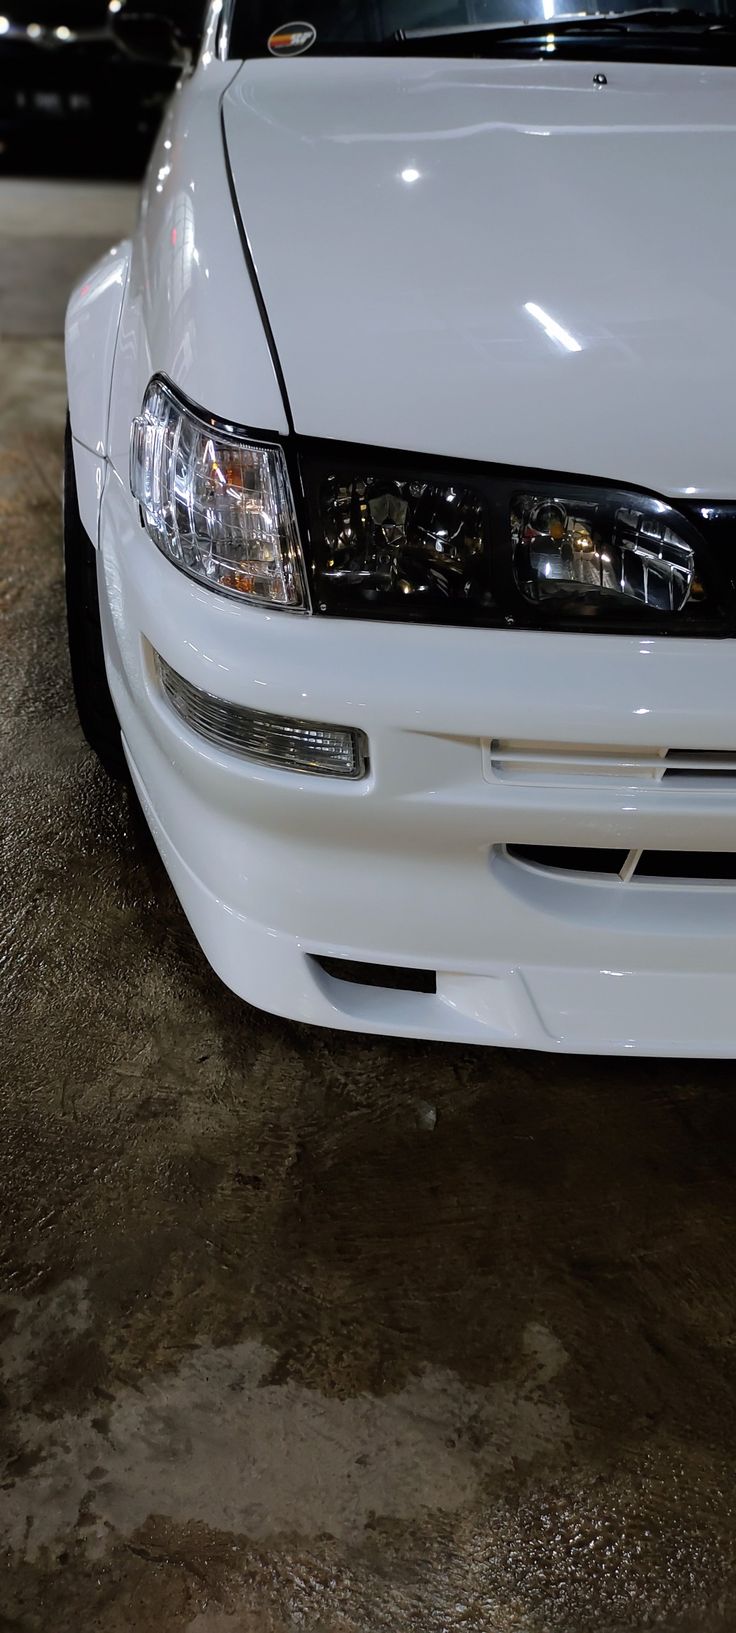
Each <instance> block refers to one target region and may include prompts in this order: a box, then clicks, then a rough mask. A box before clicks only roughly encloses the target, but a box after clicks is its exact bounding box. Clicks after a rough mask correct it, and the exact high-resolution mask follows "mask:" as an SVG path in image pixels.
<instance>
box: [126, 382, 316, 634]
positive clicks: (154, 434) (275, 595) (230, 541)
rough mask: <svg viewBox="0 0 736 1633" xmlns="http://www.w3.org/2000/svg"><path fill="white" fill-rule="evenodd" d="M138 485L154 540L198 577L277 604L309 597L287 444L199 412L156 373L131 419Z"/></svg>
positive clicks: (293, 604) (303, 602) (299, 603)
mask: <svg viewBox="0 0 736 1633" xmlns="http://www.w3.org/2000/svg"><path fill="white" fill-rule="evenodd" d="M130 485H131V489H132V492H133V495H134V497H135V498H136V499H137V500H138V503H139V505H140V507H141V510H142V513H143V520H144V522H145V526H146V528H147V530H148V532H149V533H150V535H151V538H152V539H153V541H154V544H157V545H158V547H159V550H162V551H163V553H164V555H165V556H168V557H169V560H170V561H173V562H174V564H175V566H177V567H180V568H182V570H183V571H184V572H185V573H189V574H190V576H191V577H192V578H196V579H199V580H201V582H202V583H204V584H208V585H210V587H211V588H212V589H215V590H221V591H223V592H224V593H225V594H227V595H235V596H238V597H241V596H242V597H245V598H247V599H248V600H250V601H256V602H262V603H266V604H267V605H269V606H279V607H290V608H292V609H295V610H300V609H303V608H305V607H306V606H307V604H308V601H307V592H306V584H305V578H304V570H303V564H302V554H301V547H300V544H299V535H298V532H297V524H296V518H295V515H294V503H293V499H292V494H291V486H290V483H289V476H288V472H287V469H286V461H285V459H284V454H283V451H282V449H281V448H280V447H278V446H269V445H267V444H262V443H259V442H255V441H250V440H248V439H246V438H245V437H241V436H239V435H237V434H236V433H235V432H233V433H232V434H231V433H230V432H229V430H224V429H223V428H222V427H221V426H219V425H217V424H216V423H214V422H213V423H208V422H207V421H206V420H205V419H200V418H198V416H197V415H196V414H194V413H193V412H192V411H191V409H189V408H188V407H186V406H185V405H184V404H183V403H180V402H179V400H178V398H177V397H176V396H175V395H174V393H173V392H172V391H171V389H170V388H169V387H168V386H167V385H166V384H165V383H164V382H163V381H162V380H157V379H154V380H152V381H151V384H150V386H149V387H148V390H147V392H146V396H145V400H144V403H143V409H142V412H141V414H140V415H139V416H138V418H137V419H136V420H134V421H133V426H132V431H131V441H130Z"/></svg>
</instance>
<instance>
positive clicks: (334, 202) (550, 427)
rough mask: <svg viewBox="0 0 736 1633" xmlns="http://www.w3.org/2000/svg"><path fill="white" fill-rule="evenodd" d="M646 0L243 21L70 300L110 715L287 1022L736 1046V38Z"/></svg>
mask: <svg viewBox="0 0 736 1633" xmlns="http://www.w3.org/2000/svg"><path fill="white" fill-rule="evenodd" d="M729 3H731V0H727V4H729ZM617 4H618V6H619V10H618V11H617V12H614V13H610V12H609V13H606V14H605V15H602V14H594V15H592V16H586V15H585V14H584V13H581V12H576V13H575V15H574V16H572V17H562V18H560V17H558V16H557V15H556V0H540V4H539V7H538V8H537V0H528V3H527V0H524V3H523V4H520V3H519V0H458V3H457V4H456V5H453V6H452V7H447V8H446V9H443V8H442V6H441V5H439V4H438V3H437V0H387V3H386V4H383V3H374V0H349V3H348V0H336V3H335V4H333V5H327V4H324V3H323V0H319V3H318V4H317V5H316V6H315V7H312V8H311V9H309V8H308V9H307V11H306V12H305V13H304V15H303V16H302V17H298V18H296V19H289V17H288V13H287V15H286V17H285V16H284V13H283V9H281V10H280V9H279V5H278V4H276V0H252V3H247V0H234V3H228V0H225V3H224V4H223V3H220V0H218V3H216V4H214V5H213V6H212V7H211V8H210V12H209V16H208V20H207V27H206V32H205V37H204V42H203V47H202V52H201V56H200V59H199V62H198V64H197V65H196V67H195V68H194V70H193V71H192V72H191V74H188V75H186V76H185V77H184V79H183V80H182V82H181V84H180V86H179V89H178V91H177V93H176V95H175V96H174V99H173V102H172V105H171V107H170V109H169V112H168V114H167V117H166V120H165V123H164V126H163V129H162V130H161V132H160V136H159V138H158V140H157V144H156V147H155V150H154V155H153V159H152V163H151V167H150V170H149V174H148V178H147V181H146V185H145V189H144V193H143V199H142V208H141V214H140V220H139V224H138V227H137V230H136V232H135V235H134V237H133V239H132V240H131V241H130V242H126V243H123V244H120V245H118V246H117V248H116V249H114V250H111V251H110V254H109V255H108V256H106V257H105V258H104V260H103V261H102V262H100V263H99V264H98V265H97V266H96V267H95V268H94V269H93V270H92V271H91V272H90V274H89V275H88V277H87V278H86V279H85V280H84V282H83V283H82V285H81V286H80V287H79V288H78V289H77V290H76V291H75V293H74V295H73V297H72V300H71V303H70V306H69V312H68V320H67V331H66V347H67V364H68V382H69V407H70V431H69V436H68V443H67V449H68V456H67V481H66V563H67V590H68V602H69V626H70V640H71V655H72V667H73V674H74V681H75V689H76V695H77V699H78V704H79V708H80V714H81V719H82V724H83V727H84V730H85V732H86V735H87V737H88V739H89V741H90V742H91V744H92V745H93V747H94V748H95V749H96V750H97V752H98V754H99V755H100V757H101V759H102V760H103V762H104V763H105V764H106V765H107V766H108V768H109V769H110V770H112V771H119V770H120V769H121V767H122V766H123V764H125V765H126V766H127V768H128V770H129V773H130V776H131V777H132V780H133V783H134V785H135V789H136V791H137V794H138V796H139V798H140V801H141V804H142V806H143V808H144V810H145V812H146V815H147V818H148V821H149V823H150V826H151V829H152V831H153V834H154V837H155V840H156V843H157V845H158V847H159V849H160V852H161V855H162V857H163V860H164V863H165V865H166V867H167V869H168V872H169V874H170V876H171V879H172V881H173V884H174V887H175V889H176V891H177V893H178V896H179V898H180V901H181V903H182V906H183V908H184V911H185V913H186V915H187V917H188V919H189V921H190V923H191V925H192V927H193V930H194V932H195V934H196V936H197V938H198V940H199V942H200V944H201V946H202V948H203V949H204V951H205V953H206V955H207V957H208V958H209V960H210V962H211V964H212V965H213V966H214V968H215V970H216V971H217V972H218V973H219V975H220V976H221V977H222V979H223V980H224V981H225V982H226V983H227V984H228V985H229V986H230V987H231V988H233V989H234V991H235V992H237V993H239V994H240V995H242V997H243V998H245V999H247V1000H249V1002H250V1003H252V1004H256V1005H258V1006H260V1007H262V1008H263V1009H266V1010H270V1011H273V1012H275V1013H278V1014H281V1015H286V1016H290V1017H293V1018H295V1019H298V1020H300V1021H309V1022H316V1023H319V1024H322V1025H327V1026H333V1027H346V1028H353V1029H356V1030H359V1031H362V1032H377V1033H392V1034H396V1035H403V1036H411V1037H422V1038H435V1039H448V1040H460V1041H463V1042H466V1043H467V1042H473V1043H494V1044H514V1045H522V1046H525V1047H529V1048H534V1049H547V1050H557V1051H592V1052H599V1053H611V1054H616V1053H619V1054H620V1053H625V1052H632V1053H638V1054H642V1055H646V1054H672V1055H680V1054H682V1055H723V1056H733V1055H736V656H735V653H736V648H735V646H734V639H735V637H736V304H735V302H734V271H733V269H734V258H735V254H736V228H735V225H734V223H735V214H734V210H735V206H736V181H735V178H736V118H735V117H734V109H735V107H736V66H735V65H736V14H735V13H734V12H733V10H732V11H731V12H730V13H729V14H724V13H723V12H722V11H721V12H720V13H719V15H718V16H716V15H715V14H712V15H709V14H707V13H706V14H703V13H697V12H693V11H683V12H678V11H677V10H671V9H665V10H651V11H642V10H638V11H627V10H626V9H625V0H617ZM515 5H516V9H517V19H518V16H519V14H521V15H523V17H524V18H526V19H527V20H526V21H518V20H515V19H514V15H513V13H514V7H515ZM535 13H537V15H536V20H534V19H535ZM530 15H531V18H532V20H531V21H530V20H529V17H530Z"/></svg>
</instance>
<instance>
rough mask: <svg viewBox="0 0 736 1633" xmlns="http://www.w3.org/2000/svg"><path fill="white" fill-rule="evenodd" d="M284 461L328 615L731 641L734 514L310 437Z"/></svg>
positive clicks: (319, 606)
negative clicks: (292, 476) (293, 469)
mask: <svg viewBox="0 0 736 1633" xmlns="http://www.w3.org/2000/svg"><path fill="white" fill-rule="evenodd" d="M298 461H299V467H300V477H301V486H302V495H303V503H304V513H305V515H304V519H305V523H306V531H307V536H308V543H307V546H306V554H307V558H308V570H309V576H310V579H311V590H312V605H313V608H314V610H315V611H318V612H320V613H322V614H325V615H327V616H335V617H340V618H362V619H366V618H369V619H386V620H394V621H400V622H404V623H406V622H421V623H441V624H470V625H480V626H485V627H494V626H496V627H499V626H500V627H503V626H506V627H508V626H513V625H519V626H522V627H526V628H536V629H544V628H554V629H566V630H580V629H591V628H593V627H594V628H596V629H604V630H610V631H618V632H621V633H625V632H635V633H643V632H649V633H651V634H657V633H660V634H667V633H671V634H677V635H687V634H711V635H716V634H732V633H734V634H736V584H735V583H734V573H733V569H732V566H731V559H730V558H731V554H732V553H733V554H734V555H735V556H736V552H732V547H731V540H732V538H733V535H734V524H735V523H736V512H734V507H732V506H719V505H715V506H698V507H697V508H696V507H692V508H689V507H678V508H677V509H675V508H674V507H673V506H672V505H670V504H669V503H668V501H667V500H664V499H661V498H659V497H657V496H655V495H652V494H648V493H645V492H642V491H641V490H637V489H633V488H628V487H617V486H615V485H611V484H608V483H603V482H598V481H581V480H580V479H579V478H578V479H576V478H575V477H567V476H562V477H561V476H550V475H549V474H548V473H538V472H534V471H524V470H516V471H513V470H508V469H506V468H499V467H491V466H481V465H476V464H465V463H462V462H457V461H454V460H448V459H439V458H437V459H431V460H425V459H422V458H421V457H420V456H417V455H412V454H397V453H395V452H393V451H390V450H378V449H371V448H358V447H351V446H348V445H345V444H340V443H324V442H322V443H320V442H314V441H312V440H310V439H305V440H304V441H300V443H299V454H298ZM726 512H728V517H727V516H726ZM714 523H715V525H714ZM719 524H720V525H719ZM726 535H728V544H727V545H726Z"/></svg>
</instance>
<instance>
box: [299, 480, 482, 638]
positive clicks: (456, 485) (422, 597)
mask: <svg viewBox="0 0 736 1633" xmlns="http://www.w3.org/2000/svg"><path fill="white" fill-rule="evenodd" d="M310 476H311V478H312V480H311V481H310V480H309V477H310ZM307 489H308V501H309V505H310V513H311V515H312V518H313V521H315V522H316V524H317V525H316V526H314V527H313V544H314V547H315V554H314V558H313V562H312V572H313V584H314V599H315V605H316V606H317V607H318V608H319V610H320V611H322V612H336V613H342V614H344V615H348V616H349V615H353V616H359V617H360V616H362V617H364V618H391V617H394V618H402V619H407V618H409V619H411V618H421V619H425V620H428V621H431V620H437V619H439V620H440V621H443V622H444V621H447V622H453V621H455V620H457V619H458V618H459V619H463V618H467V617H477V616H478V614H479V613H482V611H483V608H484V607H487V606H490V602H491V596H490V589H489V581H488V519H487V508H486V506H485V505H484V503H483V499H482V496H481V495H480V494H479V493H477V492H476V491H475V490H473V489H472V488H469V487H467V486H465V485H464V484H463V483H462V482H459V481H453V480H449V479H448V480H443V479H442V478H441V477H435V478H433V479H430V478H427V477H425V476H422V475H419V474H417V475H416V476H407V477H406V478H404V477H401V476H398V475H394V474H392V473H383V472H382V471H381V470H380V467H379V468H374V469H373V470H371V469H370V468H368V467H367V466H366V468H365V469H363V470H361V469H357V470H355V469H349V468H347V469H342V470H336V471H330V470H329V469H328V470H326V471H325V472H324V473H319V474H314V473H312V472H310V471H309V470H308V481H307Z"/></svg>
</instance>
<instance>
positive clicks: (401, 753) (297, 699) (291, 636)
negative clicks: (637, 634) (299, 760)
mask: <svg viewBox="0 0 736 1633" xmlns="http://www.w3.org/2000/svg"><path fill="white" fill-rule="evenodd" d="M100 542H101V550H100V587H101V603H102V611H103V625H104V631H105V643H106V651H107V659H108V671H109V677H110V684H111V688H112V691H113V696H114V699H115V705H116V708H117V711H118V714H119V717H120V721H121V725H122V729H123V736H124V741H125V746H126V752H127V754H128V758H129V761H130V765H131V770H132V773H133V777H134V780H135V783H136V787H137V789H138V793H139V796H140V798H141V801H142V804H143V806H144V809H145V811H146V814H147V817H148V820H149V822H150V825H151V828H152V831H153V833H154V837H155V839H156V841H157V844H158V846H159V849H160V851H161V854H162V856H163V859H164V862H165V864H166V867H167V869H168V871H169V874H170V876H171V879H172V881H173V884H174V886H175V889H176V890H177V893H178V895H179V898H180V900H181V903H182V906H183V908H184V911H185V912H186V914H187V916H188V918H189V920H190V922H191V924H192V926H193V929H194V931H195V934H196V935H197V937H198V939H199V941H200V943H201V945H202V947H203V949H204V952H205V953H206V955H207V957H208V958H209V960H210V962H211V963H212V965H213V966H214V968H215V969H216V970H217V972H218V974H219V975H220V976H221V977H222V979H223V980H224V981H225V982H226V983H227V984H228V985H229V986H230V987H232V988H233V989H234V990H235V991H236V992H237V993H239V994H240V995H241V996H242V997H244V998H246V999H248V1000H249V1001H250V1002H251V1003H253V1004H256V1005H257V1006H259V1007H261V1008H263V1009H266V1010H270V1011H273V1012H275V1013H278V1014H282V1015H286V1016H290V1017H292V1018H294V1019H297V1020H301V1021H310V1022H316V1023H320V1024H323V1025H327V1026H336V1027H346V1028H354V1029H357V1030H360V1031H364V1032H380V1033H392V1034H395V1035H404V1036H421V1037H427V1038H437V1039H454V1040H458V1041H465V1042H484V1043H500V1044H501V1043H502V1044H514V1045H520V1046H524V1047H529V1048H537V1049H548V1050H560V1051H571V1052H589V1051H592V1052H605V1053H629V1052H631V1053H640V1054H655V1055H659V1054H663V1055H664V1054H671V1055H716V1056H733V1055H736V935H735V934H734V928H735V926H736V916H735V915H734V905H736V894H734V890H735V887H729V886H723V885H710V886H708V885H693V884H691V885H687V884H684V883H681V882H674V883H671V882H666V883H658V884H656V885H646V884H641V885H637V886H636V888H635V889H630V890H627V889H625V888H624V887H619V886H617V885H609V884H600V885H597V884H596V883H594V882H589V881H588V882H586V881H578V880H573V879H570V878H568V879H566V880H562V881H553V880H550V879H549V878H546V877H544V876H543V875H542V874H537V873H535V871H534V870H532V869H527V868H523V867H522V868H520V867H518V866H515V865H514V864H512V863H511V862H510V861H509V859H508V858H507V857H506V856H505V854H504V853H503V851H502V849H500V848H501V847H503V846H504V845H506V844H516V845H519V844H522V845H535V844H536V845H555V844H557V845H568V846H586V845H588V846H590V845H594V846H610V847H617V848H618V847H621V848H623V849H626V850H628V849H631V848H637V847H649V848H652V849H656V850H668V849H670V850H688V849H692V850H698V851H703V850H714V851H725V850H735V849H736V779H735V780H734V782H733V783H729V782H728V780H727V779H724V780H723V781H721V780H719V781H718V782H711V783H708V782H706V781H703V782H701V783H699V784H695V783H691V784H688V783H652V784H651V785H650V786H647V787H645V788H632V787H626V786H623V785H620V784H618V783H614V782H612V781H611V779H610V778H609V779H605V778H603V779H601V780H600V781H597V780H596V779H595V778H592V779H588V781H587V784H586V785H585V786H575V787H568V786H558V785H555V784H554V783H550V784H549V785H545V786H532V785H529V784H526V783H523V782H521V783H517V782H515V781H514V780H513V779H510V780H505V779H500V778H499V779H496V778H494V777H493V776H489V775H488V768H487V755H486V758H485V762H484V753H483V744H486V745H487V744H488V742H489V741H490V739H491V738H509V739H515V740H530V739H533V740H535V741H541V742H552V743H559V742H563V743H568V744H576V743H584V744H590V743H595V744H599V745H601V746H605V745H629V746H630V747H632V748H638V749H642V748H645V747H650V748H660V747H662V746H665V747H673V748H677V749H687V748H705V747H707V748H709V749H713V750H734V749H736V712H735V711H734V705H733V688H734V676H735V672H736V651H735V650H734V643H733V642H730V641H721V642H719V641H709V642H707V641H694V640H667V641H665V640H659V641H646V640H643V639H639V638H629V637H620V636H600V635H596V636H590V637H589V636H583V635H575V636H572V635H568V636H563V635H553V634H540V633H524V632H521V631H494V630H482V631H481V630H478V631H476V630H458V629H437V628H420V627H415V626H390V625H386V624H378V623H377V624H370V623H348V622H342V621H337V620H335V621H332V620H328V619H320V618H306V617H304V618H303V617H299V616H294V615H289V614H285V613H282V612H276V613H269V612H267V611H263V610H260V609H251V608H247V607H240V606H238V605H237V603H235V602H233V601H231V600H228V599H226V598H224V597H219V596H217V595H216V594H213V593H212V592H211V591H209V590H207V589H204V588H199V587H198V586H197V585H196V584H194V583H193V582H192V581H190V580H188V579H187V578H185V577H184V576H183V575H182V574H180V573H179V572H178V571H177V570H176V569H175V568H174V567H172V566H171V565H170V564H169V563H168V562H166V561H165V560H164V558H163V557H162V556H161V555H160V554H159V553H158V551H157V550H156V549H155V547H154V546H153V544H152V543H151V542H150V540H149V539H148V536H147V535H146V533H145V532H144V531H143V529H142V528H141V527H140V525H139V522H138V517H137V512H136V511H135V509H134V508H133V507H132V505H131V502H130V498H129V496H128V495H127V493H126V491H125V489H124V487H123V485H122V484H121V483H120V482H119V481H118V479H117V478H116V477H115V476H114V475H113V474H112V473H111V475H110V479H109V481H108V483H107V486H106V490H105V494H104V499H103V507H102V521H101V531H100ZM154 651H156V652H159V653H160V654H161V655H162V656H163V657H164V658H165V660H166V662H167V663H168V664H169V665H170V666H171V668H173V669H175V670H177V671H178V672H179V673H180V674H181V675H184V676H185V677H186V678H187V679H188V680H189V681H190V682H191V683H192V684H193V685H195V686H198V687H200V688H201V689H202V690H203V691H207V692H210V693H213V694H215V695H217V696H220V697H223V698H227V699H229V700H230V701H232V702H234V703H241V704H244V705H245V706H247V707H250V708H260V709H263V710H264V711H268V712H271V713H274V714H283V715H289V716H295V717H300V718H309V719H315V720H326V721H330V722H332V723H334V724H344V725H347V726H358V727H360V728H361V729H362V730H363V731H364V732H365V733H366V734H367V737H368V739H369V742H370V755H371V759H370V773H369V776H368V777H367V778H366V779H365V780H363V781H359V782H355V783H349V782H340V781H339V780H337V779H331V778H325V777H310V776H308V775H303V774H301V773H296V772H291V771H280V770H277V769H273V768H271V767H269V766H265V765H263V766H262V765H257V764H253V763H249V762H248V761H246V760H244V759H239V758H236V757H235V756H233V755H231V754H229V753H227V752H224V751H220V750H218V749H216V748H214V747H213V746H212V745H211V744H210V743H208V742H206V741H205V740H204V739H202V738H201V737H199V736H197V735H195V734H194V733H193V732H191V731H190V730H189V729H188V728H187V727H186V726H184V725H183V723H182V722H181V721H180V720H179V719H178V718H177V716H176V715H175V714H174V713H173V711H172V710H171V708H170V706H169V704H168V702H167V701H166V700H165V699H164V697H163V696H162V694H161V691H160V687H159V684H158V681H157V678H156V673H155V667H154V663H153V657H152V654H153V652H154ZM316 957H328V958H342V959H347V960H357V961H366V962H371V963H377V964H383V965H392V966H410V967H412V968H420V969H424V970H431V971H434V972H436V975H437V992H436V994H428V993H420V992H407V991H396V990H391V989H388V988H385V987H373V986H368V985H362V984H358V985H353V984H348V983H347V982H344V981H342V980H338V979H335V978H334V977H333V976H331V975H328V974H326V973H325V971H324V970H323V969H322V968H321V966H320V965H319V964H318V963H316V962H315V959H316Z"/></svg>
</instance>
